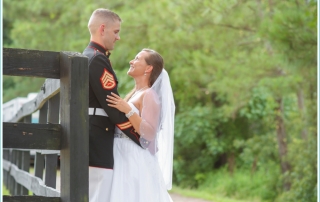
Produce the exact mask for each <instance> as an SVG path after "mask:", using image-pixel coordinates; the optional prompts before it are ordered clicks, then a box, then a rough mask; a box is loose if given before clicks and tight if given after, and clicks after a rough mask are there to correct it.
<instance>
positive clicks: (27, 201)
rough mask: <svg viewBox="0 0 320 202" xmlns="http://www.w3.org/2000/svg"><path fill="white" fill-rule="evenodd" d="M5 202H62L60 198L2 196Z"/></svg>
mask: <svg viewBox="0 0 320 202" xmlns="http://www.w3.org/2000/svg"><path fill="white" fill-rule="evenodd" d="M2 199H3V201H4V202H61V199H60V197H44V196H2Z"/></svg>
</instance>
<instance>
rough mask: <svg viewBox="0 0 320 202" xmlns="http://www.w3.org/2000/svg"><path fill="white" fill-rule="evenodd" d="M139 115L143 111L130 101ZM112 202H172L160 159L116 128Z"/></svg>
mask: <svg viewBox="0 0 320 202" xmlns="http://www.w3.org/2000/svg"><path fill="white" fill-rule="evenodd" d="M129 105H130V106H131V108H132V109H134V111H135V112H136V113H137V114H140V112H139V110H138V109H137V108H136V107H135V106H134V105H133V104H132V103H130V102H129ZM113 155H114V170H113V180H112V189H111V199H110V202H170V201H172V199H171V198H170V195H169V194H168V192H167V188H166V185H165V182H164V179H163V175H162V172H161V170H160V167H159V163H158V159H157V157H156V155H155V154H152V152H150V150H148V149H143V148H141V147H140V146H138V145H137V144H136V143H134V142H133V141H132V140H131V139H130V138H128V137H127V136H126V135H125V134H124V133H122V132H121V130H120V129H118V128H117V127H116V130H115V139H114V147H113Z"/></svg>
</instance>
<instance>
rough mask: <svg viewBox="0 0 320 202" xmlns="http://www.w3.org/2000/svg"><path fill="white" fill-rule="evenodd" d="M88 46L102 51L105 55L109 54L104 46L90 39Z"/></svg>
mask: <svg viewBox="0 0 320 202" xmlns="http://www.w3.org/2000/svg"><path fill="white" fill-rule="evenodd" d="M89 46H91V47H93V48H95V49H97V50H98V51H99V52H101V53H103V54H104V55H106V56H107V57H109V56H110V55H111V53H110V51H107V50H106V49H105V48H103V46H101V45H100V44H98V43H97V42H93V41H90V43H89Z"/></svg>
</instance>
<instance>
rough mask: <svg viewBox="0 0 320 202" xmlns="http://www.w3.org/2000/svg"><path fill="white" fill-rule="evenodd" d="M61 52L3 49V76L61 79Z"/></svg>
mask: <svg viewBox="0 0 320 202" xmlns="http://www.w3.org/2000/svg"><path fill="white" fill-rule="evenodd" d="M59 66H60V65H59V52H53V51H39V50H27V49H13V48H3V75H11V76H31V77H42V78H57V79H58V78H60V68H59Z"/></svg>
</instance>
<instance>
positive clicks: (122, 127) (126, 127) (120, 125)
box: [117, 121, 132, 130]
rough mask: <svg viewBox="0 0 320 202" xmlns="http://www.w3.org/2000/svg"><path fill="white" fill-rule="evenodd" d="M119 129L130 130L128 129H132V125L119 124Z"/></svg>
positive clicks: (128, 123) (127, 123) (126, 123)
mask: <svg viewBox="0 0 320 202" xmlns="http://www.w3.org/2000/svg"><path fill="white" fill-rule="evenodd" d="M117 127H118V128H119V129H120V130H125V129H128V128H131V127H132V124H131V123H130V121H128V122H125V123H121V124H117Z"/></svg>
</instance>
